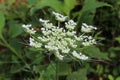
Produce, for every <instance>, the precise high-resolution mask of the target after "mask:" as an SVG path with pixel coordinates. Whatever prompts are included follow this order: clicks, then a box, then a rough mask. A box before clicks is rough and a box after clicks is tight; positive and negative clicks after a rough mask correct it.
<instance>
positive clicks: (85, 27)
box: [81, 23, 97, 33]
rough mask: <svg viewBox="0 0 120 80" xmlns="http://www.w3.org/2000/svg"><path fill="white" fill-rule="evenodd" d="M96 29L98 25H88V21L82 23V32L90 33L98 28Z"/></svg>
mask: <svg viewBox="0 0 120 80" xmlns="http://www.w3.org/2000/svg"><path fill="white" fill-rule="evenodd" d="M96 29H97V28H96V27H93V26H91V25H87V24H86V23H82V28H81V31H82V32H85V33H89V32H91V31H92V30H96Z"/></svg>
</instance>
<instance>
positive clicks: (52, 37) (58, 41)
mask: <svg viewBox="0 0 120 80" xmlns="http://www.w3.org/2000/svg"><path fill="white" fill-rule="evenodd" d="M53 14H54V15H55V17H56V19H57V20H58V21H60V22H63V21H65V20H66V18H67V16H63V15H61V14H59V13H56V12H53ZM39 21H40V22H41V23H42V25H43V27H42V28H41V31H42V35H37V36H36V35H33V34H35V32H36V31H35V30H34V29H33V28H31V25H23V28H24V29H25V30H26V32H28V33H30V34H31V35H32V37H30V39H29V45H30V46H32V47H35V48H43V49H45V50H47V51H49V52H50V53H53V54H54V55H55V56H56V57H57V58H58V59H60V60H63V58H64V57H65V56H67V55H71V54H72V56H73V57H75V58H77V59H80V60H87V59H88V57H87V56H86V55H84V54H82V53H80V52H79V53H78V50H76V49H79V48H81V47H84V46H90V45H93V44H96V40H95V39H94V38H93V37H92V36H86V35H83V34H82V35H80V36H79V35H76V31H75V29H74V28H75V27H76V25H77V24H76V22H74V21H73V20H69V21H68V22H65V24H64V25H65V27H62V26H60V25H57V26H56V25H55V26H54V25H53V24H52V23H50V21H49V20H43V19H41V18H40V19H39ZM94 29H95V30H96V28H95V27H93V26H89V25H87V24H85V23H83V25H82V28H81V31H82V32H86V33H88V32H91V31H92V30H94ZM78 43H79V44H78ZM79 45H83V46H79Z"/></svg>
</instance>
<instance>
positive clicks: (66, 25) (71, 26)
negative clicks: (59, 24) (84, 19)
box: [65, 20, 76, 30]
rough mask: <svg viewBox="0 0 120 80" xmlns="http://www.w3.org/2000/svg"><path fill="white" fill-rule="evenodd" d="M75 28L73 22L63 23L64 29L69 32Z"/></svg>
mask: <svg viewBox="0 0 120 80" xmlns="http://www.w3.org/2000/svg"><path fill="white" fill-rule="evenodd" d="M75 26H76V23H75V22H74V21H73V20H69V21H68V22H66V23H65V27H66V28H67V29H69V30H73V29H74V28H75Z"/></svg>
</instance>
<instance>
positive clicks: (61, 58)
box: [55, 51, 64, 60]
mask: <svg viewBox="0 0 120 80" xmlns="http://www.w3.org/2000/svg"><path fill="white" fill-rule="evenodd" d="M55 53H56V54H55V56H56V57H57V58H58V59H60V60H63V58H64V56H63V55H61V54H60V53H59V51H56V52H55Z"/></svg>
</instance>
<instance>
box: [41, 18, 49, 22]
mask: <svg viewBox="0 0 120 80" xmlns="http://www.w3.org/2000/svg"><path fill="white" fill-rule="evenodd" d="M39 21H40V22H42V23H48V22H49V20H43V19H41V18H40V19H39Z"/></svg>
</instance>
